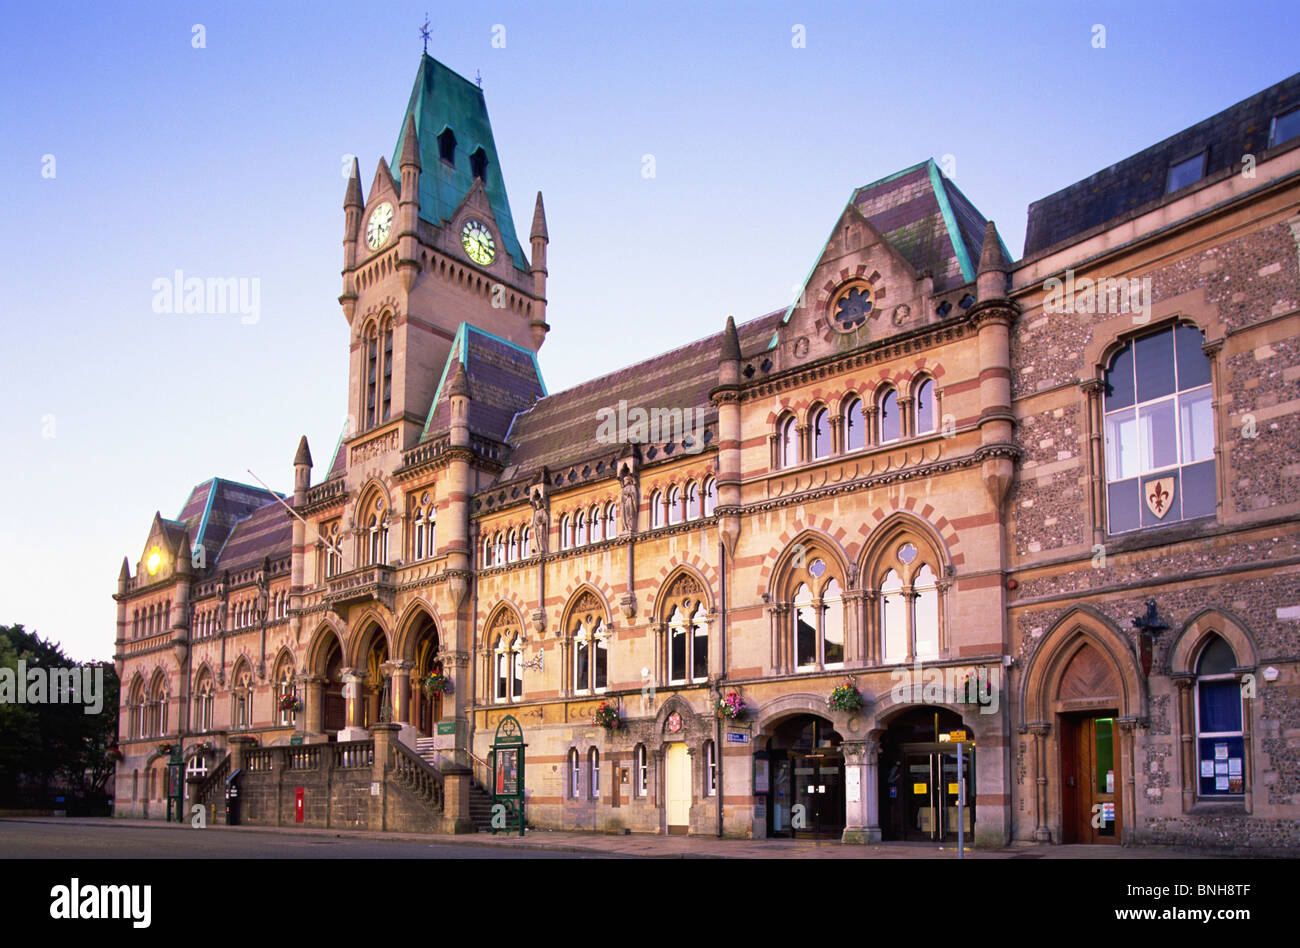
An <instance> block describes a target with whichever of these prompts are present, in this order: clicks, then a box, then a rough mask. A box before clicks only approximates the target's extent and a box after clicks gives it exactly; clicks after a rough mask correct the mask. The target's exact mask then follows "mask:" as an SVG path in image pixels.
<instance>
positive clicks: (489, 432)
mask: <svg viewBox="0 0 1300 948" xmlns="http://www.w3.org/2000/svg"><path fill="white" fill-rule="evenodd" d="M457 362H459V363H460V364H461V365H462V366H464V368H465V375H466V377H467V378H468V380H469V396H470V403H469V429H470V431H471V432H473V433H475V434H479V435H483V436H485V437H488V438H493V439H495V440H497V441H504V440H505V438H506V434H507V433H508V432H509V431H510V423H511V422H512V421H513V420H514V417H515V415H516V414H518V413H519V412H521V411H525V410H527V409H528V408H529V407H530V406H531V405H532V404H533V402H534V401H536V400H537V399H538V398H540V397H542V396H544V395H545V394H546V383H545V382H543V381H542V370H541V368H540V367H539V366H538V365H537V356H536V355H535V354H534V353H533V352H532V351H531V350H528V349H525V348H523V347H522V346H517V345H515V344H514V343H513V342H508V341H507V340H505V339H502V338H501V337H500V336H494V335H493V334H492V333H490V332H486V331H484V330H482V329H479V328H478V327H477V326H474V325H472V324H470V323H461V324H460V326H459V327H458V328H457V329H456V335H455V337H454V338H453V340H452V343H451V353H450V355H448V357H447V364H446V365H445V366H443V370H442V378H440V379H439V380H438V390H437V391H436V392H434V395H433V404H432V405H431V406H430V407H429V416H428V418H426V419H425V422H424V434H423V436H422V437H421V440H425V439H428V438H430V437H432V436H433V435H435V434H441V433H442V432H445V431H447V430H448V428H449V427H450V425H451V402H450V399H449V397H448V394H447V389H448V386H449V380H450V379H451V369H452V366H454V365H455V364H456V363H457Z"/></svg>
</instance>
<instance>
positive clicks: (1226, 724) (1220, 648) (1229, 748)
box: [1196, 635, 1246, 797]
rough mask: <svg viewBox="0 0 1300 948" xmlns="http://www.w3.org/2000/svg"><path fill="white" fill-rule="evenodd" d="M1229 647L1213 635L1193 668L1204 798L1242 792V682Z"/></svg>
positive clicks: (1198, 751)
mask: <svg viewBox="0 0 1300 948" xmlns="http://www.w3.org/2000/svg"><path fill="white" fill-rule="evenodd" d="M1236 664H1237V660H1236V657H1235V656H1234V655H1233V653H1232V647H1231V646H1229V645H1228V643H1227V642H1225V641H1224V640H1223V639H1222V638H1220V637H1219V636H1217V635H1216V636H1213V637H1212V638H1211V639H1210V641H1209V642H1208V643H1207V644H1206V646H1205V648H1203V649H1202V650H1201V656H1200V660H1199V661H1198V662H1197V665H1196V745H1197V759H1198V762H1199V763H1198V767H1199V773H1200V783H1199V790H1200V795H1201V796H1203V797H1222V796H1236V795H1240V794H1242V793H1244V792H1245V788H1246V774H1245V760H1246V754H1245V742H1244V740H1243V734H1242V726H1241V722H1242V714H1241V683H1240V682H1238V681H1237V676H1236V675H1234V674H1233V672H1232V669H1233V668H1234V667H1235V666H1236Z"/></svg>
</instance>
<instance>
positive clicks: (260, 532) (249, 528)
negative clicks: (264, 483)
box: [213, 501, 293, 573]
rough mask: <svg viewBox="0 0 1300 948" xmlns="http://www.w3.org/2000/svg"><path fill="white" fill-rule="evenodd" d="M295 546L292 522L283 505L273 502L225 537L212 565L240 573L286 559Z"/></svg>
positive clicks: (260, 508) (253, 513)
mask: <svg viewBox="0 0 1300 948" xmlns="http://www.w3.org/2000/svg"><path fill="white" fill-rule="evenodd" d="M292 543H293V519H292V518H291V517H290V516H289V511H287V510H285V509H284V507H283V505H281V504H279V503H278V502H275V501H272V502H271V503H269V504H267V505H265V506H264V507H259V508H258V509H257V510H254V511H253V512H252V513H250V514H249V515H248V516H246V517H244V518H242V519H241V520H239V521H238V522H237V523H236V524H235V525H234V527H233V528H232V529H231V531H230V533H229V535H228V536H227V537H226V542H225V543H224V544H223V545H222V547H221V549H220V551H219V552H218V553H217V556H216V562H215V564H213V565H214V566H215V568H216V569H218V570H229V571H230V572H232V573H234V572H238V571H239V570H241V569H248V568H250V567H253V566H257V565H259V564H261V562H262V561H263V560H265V559H266V558H268V557H269V558H270V559H273V560H275V559H279V558H280V557H282V556H287V555H288V554H289V552H290V550H291V547H292Z"/></svg>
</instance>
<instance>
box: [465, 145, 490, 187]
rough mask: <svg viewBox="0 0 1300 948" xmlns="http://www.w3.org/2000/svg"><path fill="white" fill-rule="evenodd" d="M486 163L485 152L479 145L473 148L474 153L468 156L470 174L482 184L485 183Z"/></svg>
mask: <svg viewBox="0 0 1300 948" xmlns="http://www.w3.org/2000/svg"><path fill="white" fill-rule="evenodd" d="M487 164H488V161H487V152H485V151H484V150H483V149H482V148H481V147H480V148H476V149H474V154H472V155H470V156H469V170H470V174H472V175H474V177H475V178H476V179H477V180H479V181H482V182H483V183H484V184H487Z"/></svg>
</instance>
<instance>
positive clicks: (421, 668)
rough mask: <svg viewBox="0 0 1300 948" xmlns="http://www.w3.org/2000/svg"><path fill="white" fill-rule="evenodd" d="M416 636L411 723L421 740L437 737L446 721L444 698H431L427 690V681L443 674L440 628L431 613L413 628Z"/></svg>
mask: <svg viewBox="0 0 1300 948" xmlns="http://www.w3.org/2000/svg"><path fill="white" fill-rule="evenodd" d="M412 634H413V635H414V637H415V664H414V667H413V668H412V672H411V723H412V724H414V725H415V729H416V731H417V732H418V733H419V736H420V737H433V735H434V732H435V730H436V729H437V727H438V722H439V721H441V720H442V695H440V694H435V695H432V696H431V695H429V694H428V693H426V692H425V690H424V682H425V680H426V679H427V678H428V677H429V676H430V675H433V674H439V673H441V672H442V662H441V660H439V658H438V628H437V626H435V625H434V623H433V619H431V618H430V617H429V616H428V614H422V615H421V616H420V617H419V618H418V619H416V625H415V628H414V629H412Z"/></svg>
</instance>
